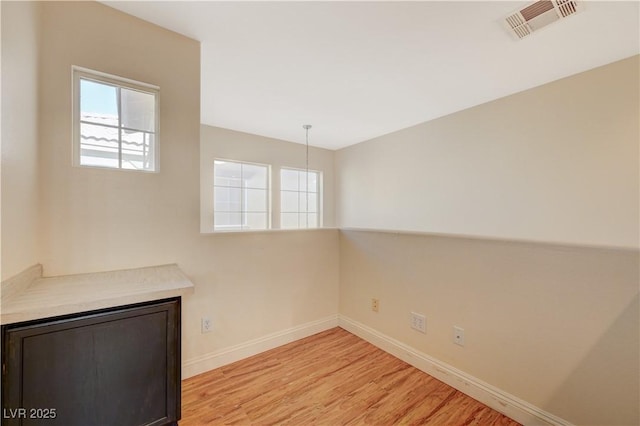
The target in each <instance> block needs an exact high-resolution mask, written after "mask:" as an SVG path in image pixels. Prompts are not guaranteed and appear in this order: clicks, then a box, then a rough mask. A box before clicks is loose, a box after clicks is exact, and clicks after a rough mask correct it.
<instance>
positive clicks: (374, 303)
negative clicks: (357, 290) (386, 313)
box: [371, 298, 380, 312]
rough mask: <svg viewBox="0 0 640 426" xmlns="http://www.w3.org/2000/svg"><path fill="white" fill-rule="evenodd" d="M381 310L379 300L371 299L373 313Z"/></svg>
mask: <svg viewBox="0 0 640 426" xmlns="http://www.w3.org/2000/svg"><path fill="white" fill-rule="evenodd" d="M379 309H380V301H379V300H378V299H375V298H374V299H371V310H372V311H373V312H378V310H379Z"/></svg>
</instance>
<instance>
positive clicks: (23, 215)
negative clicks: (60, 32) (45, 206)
mask: <svg viewBox="0 0 640 426" xmlns="http://www.w3.org/2000/svg"><path fill="white" fill-rule="evenodd" d="M0 8H1V11H2V166H1V167H2V169H1V170H2V171H1V177H0V180H1V182H2V192H1V193H2V204H1V205H2V224H1V226H0V230H1V235H2V243H1V244H2V245H1V247H2V251H1V253H2V262H1V266H0V271H1V275H2V278H1V279H2V280H4V279H6V278H9V277H11V276H13V275H15V274H17V273H18V272H21V271H22V270H24V269H26V268H28V267H29V266H31V265H34V264H35V263H37V262H38V253H37V251H38V207H39V203H38V175H39V171H38V43H39V30H38V23H39V22H38V20H39V14H38V8H37V7H36V5H35V4H33V3H29V2H2V3H1V4H0Z"/></svg>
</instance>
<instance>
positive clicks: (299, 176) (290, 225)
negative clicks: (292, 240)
mask: <svg viewBox="0 0 640 426" xmlns="http://www.w3.org/2000/svg"><path fill="white" fill-rule="evenodd" d="M307 176H308V179H307ZM321 176H322V175H321V173H320V172H318V171H315V170H309V171H308V173H307V171H306V170H299V169H290V168H282V169H280V227H281V228H283V229H295V228H318V227H319V226H320V221H321V217H320V211H321V209H320V180H321Z"/></svg>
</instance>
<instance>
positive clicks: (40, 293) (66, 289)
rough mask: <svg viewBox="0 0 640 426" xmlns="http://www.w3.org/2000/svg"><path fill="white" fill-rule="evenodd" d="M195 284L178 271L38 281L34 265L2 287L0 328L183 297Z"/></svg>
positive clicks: (154, 268)
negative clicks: (59, 316)
mask: <svg viewBox="0 0 640 426" xmlns="http://www.w3.org/2000/svg"><path fill="white" fill-rule="evenodd" d="M193 291H194V285H193V283H192V282H191V281H190V280H189V278H187V276H186V275H185V274H184V273H183V272H182V271H181V270H180V268H178V265H175V264H173V265H161V266H150V267H146V268H137V269H126V270H119V271H110V272H95V273H89V274H77V275H63V276H57V277H42V266H40V265H36V266H34V267H32V268H29V269H27V270H26V271H24V272H22V273H21V274H18V275H17V276H16V277H13V278H11V279H9V280H6V281H5V282H3V283H2V298H1V299H2V301H1V305H0V306H1V310H0V324H3V325H4V324H11V323H16V322H22V321H28V320H34V319H41V318H48V317H55V316H58V315H66V314H73V313H79V312H86V311H92V310H95V309H103V308H111V307H116V306H122V305H129V304H132V303H140V302H148V301H152V300H160V299H165V298H169V297H176V296H183V295H185V294H189V293H192V292H193Z"/></svg>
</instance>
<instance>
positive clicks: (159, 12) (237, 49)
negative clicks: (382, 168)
mask: <svg viewBox="0 0 640 426" xmlns="http://www.w3.org/2000/svg"><path fill="white" fill-rule="evenodd" d="M105 3H106V4H108V5H109V6H111V7H114V8H116V9H119V10H122V11H124V12H126V13H129V14H131V15H134V16H137V17H139V18H142V19H144V20H147V21H150V22H153V23H155V24H158V25H160V26H163V27H165V28H168V29H171V30H173V31H176V32H178V33H181V34H184V35H186V36H188V37H191V38H194V39H196V40H199V41H201V43H202V59H201V61H202V96H201V103H202V112H201V114H202V117H201V119H202V122H203V123H204V124H209V125H212V126H219V127H225V128H229V129H234V130H239V131H243V132H248V133H254V134H258V135H264V136H269V137H273V138H278V139H284V140H289V141H293V142H301V143H303V142H304V130H303V129H302V125H303V124H306V123H309V124H312V125H313V128H312V129H311V131H310V137H309V138H310V144H311V145H315V146H321V147H325V148H330V149H337V148H341V147H345V146H348V145H351V144H355V143H358V142H361V141H364V140H367V139H370V138H373V137H376V136H380V135H383V134H386V133H390V132H393V131H395V130H399V129H402V128H405V127H408V126H411V125H414V124H418V123H421V122H424V121H428V120H431V119H434V118H436V117H441V116H443V115H446V114H450V113H453V112H455V111H459V110H462V109H465V108H469V107H471V106H474V105H478V104H481V103H484V102H487V101H490V100H493V99H497V98H500V97H503V96H506V95H509V94H512V93H516V92H519V91H522V90H525V89H528V88H531V87H535V86H538V85H541V84H544V83H547V82H550V81H553V80H557V79H559V78H562V77H566V76H569V75H572V74H576V73H578V72H581V71H585V70H588V69H591V68H594V67H597V66H600V65H604V64H607V63H610V62H614V61H616V60H619V59H623V58H626V57H629V56H632V55H634V54H638V53H640V37H639V35H640V7H639V6H640V3H639V2H638V1H629V2H610V1H605V2H587V3H586V6H585V11H584V12H582V13H580V14H577V15H575V16H572V17H569V18H567V19H565V20H562V21H559V22H556V23H554V24H552V25H550V26H549V27H546V28H544V29H542V30H541V31H540V32H537V33H534V34H533V35H531V36H529V37H528V38H525V39H523V40H519V41H515V40H513V39H512V38H510V36H509V35H508V34H507V33H506V31H505V30H504V28H503V27H502V21H501V19H502V18H504V17H505V16H506V15H507V14H509V13H510V12H513V11H514V10H516V9H517V8H519V7H521V6H522V5H526V4H528V3H529V2H504V1H491V2H487V1H471V2H338V1H333V2H204V1H198V2H165V1H143V2H118V1H107V2H105ZM169 60H170V59H169Z"/></svg>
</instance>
